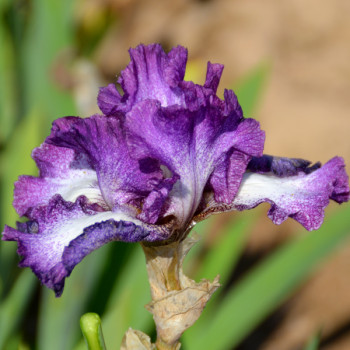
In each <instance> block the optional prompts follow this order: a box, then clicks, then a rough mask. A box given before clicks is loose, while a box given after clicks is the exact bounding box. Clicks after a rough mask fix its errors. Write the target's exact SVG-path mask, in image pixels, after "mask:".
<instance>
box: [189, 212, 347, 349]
mask: <svg viewBox="0 0 350 350" xmlns="http://www.w3.org/2000/svg"><path fill="white" fill-rule="evenodd" d="M349 226H350V208H349V207H345V208H344V209H342V211H340V212H338V213H337V214H336V215H334V216H333V217H332V218H331V219H329V220H328V221H327V222H326V223H324V225H323V227H322V228H321V229H319V230H318V231H317V232H313V233H308V234H303V235H302V236H300V237H298V238H297V239H296V240H294V241H292V242H291V243H289V244H287V245H286V246H284V247H282V248H281V249H279V251H277V252H276V253H275V254H273V255H272V256H270V257H269V258H268V259H267V260H266V261H264V262H263V263H262V264H260V265H259V266H258V267H257V268H255V269H254V270H253V271H252V272H251V273H250V274H248V275H247V276H246V277H245V278H244V279H243V280H242V281H241V282H240V283H239V284H238V285H237V286H235V287H234V288H232V289H231V290H230V291H229V292H228V293H227V294H226V296H225V298H224V299H223V300H222V303H221V304H220V305H219V307H218V308H217V310H216V313H215V314H213V315H212V319H211V322H210V324H209V325H208V327H207V328H206V329H205V332H203V333H202V334H201V336H200V337H198V338H197V339H196V341H193V342H191V343H188V344H186V345H188V347H189V348H190V349H192V350H197V349H198V350H199V349H216V350H225V349H228V348H232V347H234V346H236V345H237V344H238V343H239V342H240V341H242V340H243V339H244V337H245V336H247V335H248V334H249V332H251V331H252V330H253V329H254V328H255V327H256V326H257V325H258V324H259V322H260V321H262V320H263V319H264V317H266V316H267V315H268V314H269V313H271V312H272V311H273V310H274V309H275V308H276V307H277V306H278V305H280V304H281V303H282V302H283V301H284V300H285V299H286V298H287V297H288V296H290V295H291V293H292V292H293V291H294V290H295V289H296V288H297V287H298V286H300V284H301V283H302V282H303V281H304V280H305V278H306V277H307V276H308V275H309V274H310V273H311V272H312V271H313V269H314V268H315V266H316V264H318V263H319V262H320V261H322V260H323V259H324V258H325V257H326V256H327V255H329V254H330V253H331V252H333V251H334V250H335V248H336V247H338V246H339V244H340V243H341V242H343V241H344V240H345V238H347V237H348V236H349V234H350V232H349Z"/></svg>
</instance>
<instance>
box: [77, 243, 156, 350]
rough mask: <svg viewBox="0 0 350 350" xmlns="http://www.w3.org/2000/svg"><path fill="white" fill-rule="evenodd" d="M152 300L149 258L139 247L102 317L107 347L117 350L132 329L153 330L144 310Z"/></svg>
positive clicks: (151, 322)
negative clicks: (148, 268)
mask: <svg viewBox="0 0 350 350" xmlns="http://www.w3.org/2000/svg"><path fill="white" fill-rule="evenodd" d="M150 301H151V295H150V287H149V284H148V278H147V272H146V262H145V257H144V254H143V252H142V249H141V247H139V246H137V249H134V250H133V252H132V255H131V256H130V258H129V260H128V262H127V263H126V264H125V266H124V268H123V270H122V271H121V272H120V275H119V278H117V279H116V283H115V287H114V289H113V291H112V292H111V298H110V301H109V303H108V305H107V308H106V310H107V311H106V314H105V315H103V316H102V320H103V333H104V338H105V341H106V344H107V346H114V347H115V348H117V347H118V346H119V345H120V344H121V341H122V339H123V336H124V333H125V332H126V331H127V330H128V328H129V327H132V328H133V329H138V330H141V331H144V332H146V333H148V331H149V330H150V329H152V327H153V320H152V316H151V314H150V313H149V312H148V311H147V310H146V309H145V308H144V305H145V304H147V303H148V302H150ZM75 349H76V350H83V349H84V344H82V343H81V342H80V343H79V344H78V346H77V347H76V348H75Z"/></svg>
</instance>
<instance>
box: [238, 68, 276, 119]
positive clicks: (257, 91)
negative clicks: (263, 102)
mask: <svg viewBox="0 0 350 350" xmlns="http://www.w3.org/2000/svg"><path fill="white" fill-rule="evenodd" d="M269 72H270V66H269V64H267V63H262V64H260V65H259V66H258V67H256V68H255V69H254V70H253V71H252V72H250V73H249V74H248V75H247V76H245V77H244V78H243V79H242V80H241V82H238V83H237V84H235V86H234V87H233V90H234V91H235V93H236V95H237V97H238V101H239V103H240V105H241V107H242V109H243V112H244V115H245V116H246V117H251V116H252V114H253V112H254V111H255V109H256V108H257V106H258V103H259V100H260V97H261V94H262V92H263V90H264V86H265V84H266V80H267V77H268V75H269Z"/></svg>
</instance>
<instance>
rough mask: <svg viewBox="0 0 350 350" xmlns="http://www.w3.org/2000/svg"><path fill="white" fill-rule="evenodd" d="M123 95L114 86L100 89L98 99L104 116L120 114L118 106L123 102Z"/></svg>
mask: <svg viewBox="0 0 350 350" xmlns="http://www.w3.org/2000/svg"><path fill="white" fill-rule="evenodd" d="M121 98H122V97H121V95H120V93H119V92H118V90H117V88H116V87H115V85H113V84H109V85H107V86H106V87H102V88H100V91H99V93H98V97H97V103H98V106H99V108H100V110H101V111H102V113H103V114H106V115H116V114H118V107H117V106H118V105H119V104H120V102H121Z"/></svg>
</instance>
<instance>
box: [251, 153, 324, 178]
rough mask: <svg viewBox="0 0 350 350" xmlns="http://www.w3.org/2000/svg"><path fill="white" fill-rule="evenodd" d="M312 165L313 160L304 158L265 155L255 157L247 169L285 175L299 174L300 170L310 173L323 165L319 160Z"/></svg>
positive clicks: (279, 175)
mask: <svg viewBox="0 0 350 350" xmlns="http://www.w3.org/2000/svg"><path fill="white" fill-rule="evenodd" d="M310 165H311V162H310V161H308V160H304V159H296V158H284V157H274V156H269V155H263V156H262V157H253V158H252V160H251V161H250V162H249V164H248V168H247V169H248V170H250V171H252V172H254V173H258V174H264V173H272V174H274V175H276V176H278V177H285V176H292V175H297V174H298V173H299V172H300V171H302V172H303V173H305V174H309V173H311V172H312V171H314V170H316V169H318V168H320V167H321V163H319V162H318V163H316V164H314V165H312V166H310Z"/></svg>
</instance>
